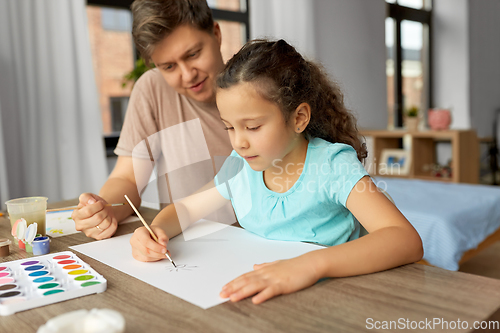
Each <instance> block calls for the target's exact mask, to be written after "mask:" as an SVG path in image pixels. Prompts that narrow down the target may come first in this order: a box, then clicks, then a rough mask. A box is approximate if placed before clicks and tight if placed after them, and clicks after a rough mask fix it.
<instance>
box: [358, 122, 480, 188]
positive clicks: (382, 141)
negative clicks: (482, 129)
mask: <svg viewBox="0 0 500 333" xmlns="http://www.w3.org/2000/svg"><path fill="white" fill-rule="evenodd" d="M360 134H361V135H363V136H365V137H371V138H372V139H373V146H372V151H369V152H368V154H373V157H374V163H376V165H377V168H374V169H375V170H374V175H377V173H378V164H379V162H380V160H381V159H380V158H381V155H382V151H383V150H384V149H400V148H401V147H402V141H403V138H405V140H409V142H410V147H411V149H410V157H411V158H410V163H411V165H410V170H409V173H408V174H407V175H397V176H390V175H385V174H384V175H383V176H384V177H385V176H388V177H403V178H418V179H425V180H438V181H448V182H455V183H472V184H477V183H478V181H479V141H478V139H477V136H476V132H475V131H473V130H447V131H414V132H409V131H401V130H394V131H385V130H361V131H360ZM438 142H450V143H451V147H452V164H451V169H452V176H451V177H448V178H444V177H434V176H432V175H431V171H430V170H429V171H425V168H424V166H425V165H429V164H435V163H436V161H437V158H436V144H437V143H438Z"/></svg>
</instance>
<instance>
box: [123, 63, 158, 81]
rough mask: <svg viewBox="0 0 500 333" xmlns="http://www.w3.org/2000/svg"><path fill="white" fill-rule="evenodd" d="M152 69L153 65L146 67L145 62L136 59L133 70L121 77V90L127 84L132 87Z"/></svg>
mask: <svg viewBox="0 0 500 333" xmlns="http://www.w3.org/2000/svg"><path fill="white" fill-rule="evenodd" d="M154 67H155V66H154V64H151V65H150V66H147V65H146V62H145V61H144V59H142V58H139V59H137V60H136V61H135V67H134V69H133V70H132V71H130V72H129V73H127V74H125V75H124V76H123V81H122V88H125V87H126V86H127V85H128V84H132V86H133V85H134V83H135V82H136V81H137V80H138V79H139V78H140V77H141V75H142V74H144V73H146V72H147V71H148V70H149V69H151V68H154Z"/></svg>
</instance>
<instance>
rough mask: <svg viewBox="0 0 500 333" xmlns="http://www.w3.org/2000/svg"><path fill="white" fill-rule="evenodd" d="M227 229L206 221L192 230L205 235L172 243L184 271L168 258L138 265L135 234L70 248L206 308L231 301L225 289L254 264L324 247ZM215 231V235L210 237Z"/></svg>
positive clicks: (287, 257)
mask: <svg viewBox="0 0 500 333" xmlns="http://www.w3.org/2000/svg"><path fill="white" fill-rule="evenodd" d="M221 225H222V224H221V223H217V222H211V221H204V220H201V221H199V222H197V223H195V224H193V226H191V227H190V228H189V229H193V230H191V231H190V232H191V236H192V235H195V234H197V233H198V234H200V235H204V236H201V237H199V238H195V239H192V238H190V240H189V241H185V240H184V238H183V237H175V238H173V239H171V240H170V241H169V243H168V249H169V251H170V253H171V254H172V256H171V257H172V259H173V260H174V262H175V263H176V264H177V266H178V270H174V267H173V265H172V264H171V263H170V262H169V261H168V259H165V260H161V261H157V262H149V263H145V262H140V261H137V260H135V259H134V258H133V257H132V252H131V248H130V243H129V240H130V237H132V234H128V235H123V236H119V237H113V238H110V239H106V240H102V241H95V242H90V243H86V244H81V245H77V246H71V247H70V248H71V249H73V250H76V251H78V252H80V253H83V254H84V255H87V256H89V257H91V258H94V259H96V260H98V261H100V262H103V263H105V264H106V265H108V266H111V267H113V268H115V269H118V270H120V271H122V272H124V273H127V274H129V275H130V276H133V277H135V278H137V279H139V280H142V281H144V282H146V283H149V284H150V285H152V286H154V287H156V288H159V289H161V290H164V291H166V292H168V293H170V294H172V295H175V296H177V297H179V298H182V299H184V300H186V301H188V302H190V303H193V304H195V305H197V306H199V307H201V308H203V309H207V308H209V307H212V306H215V305H217V304H220V303H223V302H225V301H227V299H222V298H220V297H219V292H220V291H221V290H222V287H223V286H224V285H225V284H226V283H228V282H230V281H231V280H233V279H235V278H236V277H238V276H240V275H242V274H244V273H246V272H250V271H252V270H253V265H254V264H260V263H265V262H272V261H275V260H279V259H289V258H293V257H296V256H299V255H301V254H304V253H306V252H309V251H313V250H317V249H320V248H322V247H321V246H318V245H313V244H307V243H299V242H285V241H273V240H268V239H265V238H262V237H259V236H257V235H255V234H252V233H250V232H248V231H246V230H244V229H241V228H237V227H232V226H226V225H222V226H221ZM189 229H188V230H189ZM197 229H198V230H200V232H197V231H196V230H197ZM210 229H211V230H214V232H212V233H210V232H209V230H210Z"/></svg>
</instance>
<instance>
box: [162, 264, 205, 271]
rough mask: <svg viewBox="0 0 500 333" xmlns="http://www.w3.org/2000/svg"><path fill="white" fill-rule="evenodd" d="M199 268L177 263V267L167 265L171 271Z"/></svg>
mask: <svg viewBox="0 0 500 333" xmlns="http://www.w3.org/2000/svg"><path fill="white" fill-rule="evenodd" d="M196 268H198V266H188V265H186V264H180V265H177V267H174V266H173V265H169V266H167V270H168V271H169V272H178V271H192V270H193V269H196Z"/></svg>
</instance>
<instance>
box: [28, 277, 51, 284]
mask: <svg viewBox="0 0 500 333" xmlns="http://www.w3.org/2000/svg"><path fill="white" fill-rule="evenodd" d="M55 279H56V278H55V277H53V276H42V277H39V278H36V279H34V280H33V283H46V282H51V281H54V280H55Z"/></svg>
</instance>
